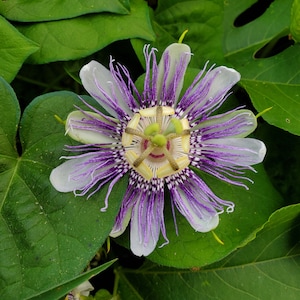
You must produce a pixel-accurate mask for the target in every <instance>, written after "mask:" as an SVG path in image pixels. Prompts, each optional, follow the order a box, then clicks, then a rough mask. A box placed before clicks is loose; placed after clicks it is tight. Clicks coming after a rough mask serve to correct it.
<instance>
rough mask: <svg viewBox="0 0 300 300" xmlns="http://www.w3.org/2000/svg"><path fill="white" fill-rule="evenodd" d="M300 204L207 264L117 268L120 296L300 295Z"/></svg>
mask: <svg viewBox="0 0 300 300" xmlns="http://www.w3.org/2000/svg"><path fill="white" fill-rule="evenodd" d="M299 214H300V205H299V204H298V205H293V206H289V207H284V208H282V209H280V210H278V211H276V212H275V213H274V214H273V215H272V216H271V218H270V220H269V221H268V222H267V223H266V224H265V226H264V228H263V230H262V231H260V232H259V233H258V234H257V237H256V239H255V240H253V241H252V242H251V243H249V244H248V245H247V246H245V247H244V248H241V249H240V250H238V251H236V252H235V253H234V254H233V255H232V256H230V257H228V258H227V259H225V260H224V261H222V262H220V263H218V264H216V265H215V266H210V267H208V268H206V269H203V270H201V269H199V268H198V269H197V268H193V269H190V270H182V271H180V270H174V269H168V268H161V267H157V266H155V265H154V266H151V265H149V264H148V265H147V264H146V265H145V266H144V267H143V268H141V269H140V270H127V269H121V268H120V269H118V270H117V274H118V275H119V277H120V281H119V283H120V284H119V291H120V295H121V297H122V299H128V300H130V299H151V300H152V299H153V300H155V299H172V300H175V299H232V300H235V299H243V300H244V299H245V300H248V299H249V300H250V299H287V300H294V299H298V298H299V297H300V288H299V276H300V267H299V266H300V243H299V232H300V219H299Z"/></svg>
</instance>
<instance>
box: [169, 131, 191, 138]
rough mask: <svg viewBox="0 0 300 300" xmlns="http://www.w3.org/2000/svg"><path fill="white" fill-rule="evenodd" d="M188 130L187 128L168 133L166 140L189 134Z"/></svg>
mask: <svg viewBox="0 0 300 300" xmlns="http://www.w3.org/2000/svg"><path fill="white" fill-rule="evenodd" d="M190 134H191V133H190V131H189V130H187V129H186V130H183V131H182V132H181V133H180V134H178V133H170V134H168V135H167V138H168V140H172V139H176V138H178V137H183V136H186V135H190Z"/></svg>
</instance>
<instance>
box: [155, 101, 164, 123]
mask: <svg viewBox="0 0 300 300" xmlns="http://www.w3.org/2000/svg"><path fill="white" fill-rule="evenodd" d="M162 117H163V109H162V107H161V106H157V107H156V122H157V123H158V125H159V128H161V125H162Z"/></svg>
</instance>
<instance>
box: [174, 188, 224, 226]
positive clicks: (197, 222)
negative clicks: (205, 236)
mask: <svg viewBox="0 0 300 300" xmlns="http://www.w3.org/2000/svg"><path fill="white" fill-rule="evenodd" d="M178 193H179V195H180V198H178V197H174V199H173V200H174V201H175V202H176V206H177V208H178V210H179V211H180V213H181V214H182V215H183V216H184V217H185V218H186V219H187V220H188V222H189V223H190V225H191V226H192V227H193V228H194V229H195V230H196V231H199V232H209V231H211V230H213V229H214V228H216V227H217V226H218V224H219V215H218V213H217V212H216V211H215V209H214V208H213V207H212V206H211V205H210V204H209V203H208V202H207V201H205V200H204V201H203V200H201V199H198V203H196V202H192V201H191V200H190V199H189V198H188V197H187V196H186V194H185V193H184V192H183V191H181V190H178ZM202 201H203V206H206V207H208V209H210V210H211V211H208V210H207V209H205V207H203V206H202V205H201V204H202ZM197 205H198V207H197ZM199 211H200V212H201V213H199ZM213 211H214V212H213Z"/></svg>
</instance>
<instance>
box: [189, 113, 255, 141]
mask: <svg viewBox="0 0 300 300" xmlns="http://www.w3.org/2000/svg"><path fill="white" fill-rule="evenodd" d="M256 127H257V119H256V117H255V115H254V114H253V112H252V111H250V110H247V109H241V110H237V111H233V112H231V113H227V114H222V115H216V116H213V117H211V118H209V119H207V120H206V121H203V122H201V123H199V124H198V125H197V126H195V127H193V130H196V129H202V128H203V129H204V130H203V135H204V136H208V137H209V135H214V136H215V135H217V136H218V133H219V135H220V136H223V137H224V135H226V137H231V138H233V137H235V138H237V137H246V136H247V135H249V134H250V133H252V132H253V131H254V130H255V129H256ZM214 138H215V137H214ZM204 139H205V138H204Z"/></svg>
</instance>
